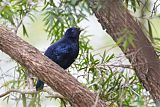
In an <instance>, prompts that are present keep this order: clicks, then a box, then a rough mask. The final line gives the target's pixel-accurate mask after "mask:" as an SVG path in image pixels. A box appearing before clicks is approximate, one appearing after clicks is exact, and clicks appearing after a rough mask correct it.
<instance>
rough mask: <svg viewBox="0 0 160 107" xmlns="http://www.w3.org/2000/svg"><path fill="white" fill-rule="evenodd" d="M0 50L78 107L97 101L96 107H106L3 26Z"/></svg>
mask: <svg viewBox="0 0 160 107" xmlns="http://www.w3.org/2000/svg"><path fill="white" fill-rule="evenodd" d="M0 50H2V51H3V52H5V53H6V54H8V55H9V56H10V57H11V58H13V59H14V60H15V61H17V62H18V63H20V64H21V65H22V66H24V67H26V68H27V69H28V70H29V71H30V72H31V73H32V74H34V75H35V76H37V77H38V78H39V79H41V80H43V81H45V83H47V84H48V85H49V86H50V87H51V88H52V89H53V90H55V91H57V92H59V93H60V94H62V95H63V96H64V97H65V98H66V99H68V100H69V101H71V102H73V103H75V104H76V105H77V106H78V107H92V106H93V105H94V102H96V100H98V103H97V107H107V104H106V103H105V102H103V101H102V100H100V99H96V94H94V93H92V92H91V91H89V90H88V89H87V88H86V87H84V86H82V85H81V84H80V83H79V82H78V81H77V80H76V79H75V78H74V77H72V76H71V75H70V74H69V73H67V72H65V71H64V70H63V69H62V68H60V67H59V66H58V65H57V64H55V63H54V62H53V61H51V60H50V59H48V58H47V57H46V56H44V55H42V54H41V53H40V51H38V50H37V49H36V48H34V47H33V46H31V45H30V44H28V43H27V42H25V41H23V40H22V39H21V38H20V37H18V36H16V34H15V33H12V32H11V31H10V30H9V29H7V28H5V27H3V26H0Z"/></svg>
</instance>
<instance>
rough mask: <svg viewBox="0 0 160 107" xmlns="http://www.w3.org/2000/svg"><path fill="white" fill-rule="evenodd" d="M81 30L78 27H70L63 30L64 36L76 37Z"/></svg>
mask: <svg viewBox="0 0 160 107" xmlns="http://www.w3.org/2000/svg"><path fill="white" fill-rule="evenodd" d="M81 31H82V30H81V29H80V28H76V27H71V28H69V29H67V31H66V32H65V37H68V38H75V39H78V38H79V34H80V33H81Z"/></svg>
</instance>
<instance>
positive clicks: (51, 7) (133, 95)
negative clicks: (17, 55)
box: [0, 0, 160, 107]
mask: <svg viewBox="0 0 160 107" xmlns="http://www.w3.org/2000/svg"><path fill="white" fill-rule="evenodd" d="M88 2H89V1H88V0H44V1H38V0H0V23H1V24H5V25H6V26H9V27H11V28H13V30H14V31H15V32H16V33H17V30H18V29H19V27H20V26H22V30H23V31H22V32H23V35H24V36H28V38H29V37H30V35H28V33H27V32H28V31H27V29H26V27H25V24H24V22H23V21H24V19H25V18H29V19H30V20H32V21H33V22H34V21H35V20H36V18H35V16H34V13H35V12H38V13H40V14H41V15H42V16H43V17H44V19H43V22H44V25H45V28H46V29H45V31H46V32H47V34H48V38H49V39H50V41H51V43H54V42H55V41H57V40H58V39H60V38H61V37H62V35H63V33H64V31H65V30H66V28H68V27H70V26H78V23H80V22H81V21H82V20H84V19H87V15H89V14H90V15H91V14H93V13H92V11H91V9H90V8H89V5H88V4H89V3H88ZM123 3H124V5H125V6H126V7H127V8H130V9H131V10H133V12H137V10H138V9H139V8H140V7H141V6H143V4H142V2H141V1H140V0H123ZM147 20H148V29H149V30H148V31H149V35H150V38H151V40H152V39H153V41H155V42H154V44H155V47H156V49H157V50H158V51H157V52H159V50H160V48H158V47H157V44H158V42H156V41H159V40H160V39H159V38H154V37H153V36H152V29H153V26H152V24H151V22H150V20H149V19H147ZM120 39H122V40H119V42H121V41H126V42H124V44H123V45H124V48H125V49H126V48H127V47H128V44H129V43H131V44H132V35H131V38H126V37H125V36H124V37H122V38H120ZM117 44H118V43H117ZM113 60H118V59H117V57H116V56H115V55H114V54H112V55H108V54H107V51H104V52H103V54H102V53H101V54H94V53H93V47H92V46H91V45H90V43H89V36H88V35H86V34H85V33H84V34H83V35H82V36H81V37H80V53H79V56H78V58H77V60H76V61H75V62H74V64H73V65H72V66H71V67H70V69H69V71H70V72H71V74H72V73H73V72H72V71H74V73H77V75H78V76H77V79H78V80H79V78H82V79H83V82H82V84H83V85H85V86H87V87H88V88H89V89H90V90H92V91H94V92H96V93H98V95H99V97H100V98H101V99H103V100H104V101H106V102H109V104H110V106H113V107H115V106H117V107H118V106H120V107H121V106H124V107H130V106H140V107H142V106H146V105H147V106H150V105H152V103H153V101H152V99H151V98H150V95H149V94H148V93H147V92H146V91H145V90H144V88H143V86H142V85H141V84H140V83H139V81H138V79H137V77H136V76H135V74H134V73H133V70H132V69H130V68H125V67H122V66H120V67H114V66H110V65H109V64H110V63H111V62H112V61H113ZM13 69H14V76H13V77H12V79H11V80H6V81H4V82H3V84H1V85H0V87H3V88H7V89H12V88H14V89H19V88H22V87H23V88H26V80H27V78H28V74H29V73H28V72H27V70H26V68H24V67H22V66H20V65H19V64H17V66H16V67H14V68H13ZM131 72H132V73H131ZM5 74H6V75H3V76H1V78H0V80H2V79H3V78H4V77H7V72H6V73H5ZM33 82H34V84H35V79H34V80H33ZM45 95H46V93H44V92H40V93H38V94H29V95H28V94H19V93H13V94H8V95H6V96H5V97H3V100H5V101H6V102H8V101H10V100H15V101H16V102H17V105H18V103H19V102H20V101H22V102H23V106H24V107H27V106H28V107H31V106H33V107H35V106H38V107H41V105H42V103H43V100H41V98H44V97H43V96H45ZM45 99H47V98H45ZM48 99H49V98H48ZM52 99H54V98H51V99H50V101H53V100H52ZM56 101H59V103H60V106H61V107H63V106H65V105H66V104H68V102H67V101H65V100H64V99H56ZM69 104H70V105H71V106H74V104H72V102H69Z"/></svg>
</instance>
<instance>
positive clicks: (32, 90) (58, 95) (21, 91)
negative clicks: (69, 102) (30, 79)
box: [0, 88, 65, 99]
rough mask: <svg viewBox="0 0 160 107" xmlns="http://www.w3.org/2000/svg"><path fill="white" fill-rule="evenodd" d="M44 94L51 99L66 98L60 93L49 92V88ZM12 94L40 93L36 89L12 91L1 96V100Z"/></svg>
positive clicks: (45, 89)
mask: <svg viewBox="0 0 160 107" xmlns="http://www.w3.org/2000/svg"><path fill="white" fill-rule="evenodd" d="M42 91H43V92H47V93H48V94H49V95H50V97H52V98H63V99H65V97H64V96H62V95H61V94H59V93H58V92H54V91H52V90H49V89H48V88H44V89H43V90H42ZM11 92H17V93H21V94H37V93H38V91H36V89H24V90H23V89H10V90H8V91H6V92H4V93H2V94H0V98H1V97H4V96H6V95H7V94H10V93H11Z"/></svg>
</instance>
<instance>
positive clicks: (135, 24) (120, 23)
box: [90, 0, 160, 106]
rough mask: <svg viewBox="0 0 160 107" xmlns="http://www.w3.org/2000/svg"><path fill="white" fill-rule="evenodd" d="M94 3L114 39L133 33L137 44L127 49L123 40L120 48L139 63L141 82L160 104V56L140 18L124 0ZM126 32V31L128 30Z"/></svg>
mask: <svg viewBox="0 0 160 107" xmlns="http://www.w3.org/2000/svg"><path fill="white" fill-rule="evenodd" d="M96 5H97V6H96ZM90 6H92V9H93V11H94V13H95V15H96V17H97V18H98V21H99V22H100V23H101V25H102V27H103V29H105V30H106V32H107V33H108V34H110V36H111V37H112V38H113V39H114V41H116V42H117V41H118V39H119V38H120V37H122V36H124V35H126V34H127V36H128V37H129V35H133V37H134V39H133V44H134V45H133V44H132V45H131V44H130V45H129V47H128V48H127V50H125V49H124V47H123V46H122V44H123V43H122V44H120V48H121V49H122V51H123V52H124V53H125V55H126V57H127V58H128V59H129V61H130V62H131V64H132V65H136V66H133V67H134V70H135V72H136V75H137V76H138V78H139V80H140V82H141V83H142V84H143V86H144V87H145V89H146V90H148V91H149V92H150V94H151V95H152V97H153V99H154V101H155V102H156V104H157V106H160V64H159V58H158V56H157V55H156V52H155V51H154V48H153V46H152V45H151V43H150V41H149V40H148V39H147V34H146V33H145V32H144V31H143V30H142V29H143V27H142V26H141V24H140V23H139V21H137V20H136V19H135V18H134V17H133V16H131V15H130V13H129V12H128V10H127V9H126V8H125V7H124V6H123V5H122V3H121V0H90ZM97 7H98V8H97ZM126 29H127V30H126ZM124 31H126V32H125V33H124ZM127 36H126V37H127Z"/></svg>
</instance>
